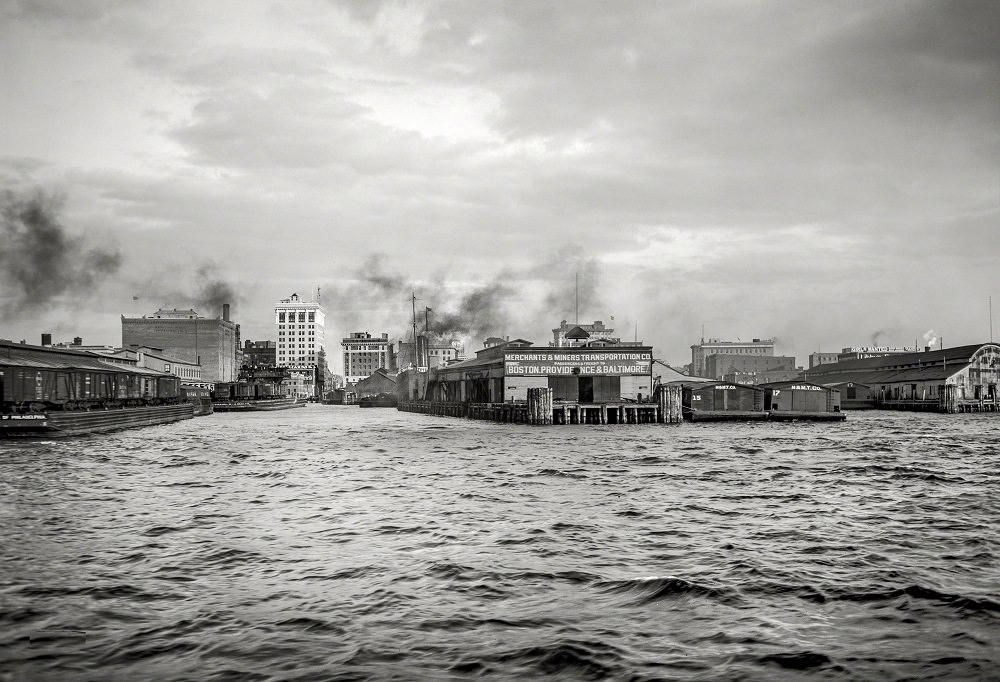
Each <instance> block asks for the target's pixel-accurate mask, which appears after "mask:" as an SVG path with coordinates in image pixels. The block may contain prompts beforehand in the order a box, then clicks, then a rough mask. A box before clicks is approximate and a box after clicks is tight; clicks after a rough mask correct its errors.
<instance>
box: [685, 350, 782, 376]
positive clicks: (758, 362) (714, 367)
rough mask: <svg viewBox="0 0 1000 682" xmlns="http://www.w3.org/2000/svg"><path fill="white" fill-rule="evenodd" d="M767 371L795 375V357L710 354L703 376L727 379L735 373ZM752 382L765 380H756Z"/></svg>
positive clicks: (761, 372)
mask: <svg viewBox="0 0 1000 682" xmlns="http://www.w3.org/2000/svg"><path fill="white" fill-rule="evenodd" d="M767 372H792V373H793V375H794V374H795V373H796V369H795V358H794V357H791V356H784V355H727V354H724V353H720V354H716V355H709V356H708V357H707V358H705V374H704V375H703V376H706V377H709V378H710V379H725V378H726V377H727V376H729V375H733V374H740V375H757V374H760V375H766V373H767ZM782 376H784V375H782ZM732 381H735V379H733V380H732ZM782 381H784V379H782ZM737 383H739V382H737ZM751 383H765V382H764V381H759V382H758V381H755V382H751Z"/></svg>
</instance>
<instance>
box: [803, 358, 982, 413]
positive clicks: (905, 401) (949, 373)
mask: <svg viewBox="0 0 1000 682" xmlns="http://www.w3.org/2000/svg"><path fill="white" fill-rule="evenodd" d="M804 378H805V379H806V380H808V381H811V382H814V383H817V384H821V385H823V386H829V387H840V386H842V385H843V384H845V383H853V384H855V387H858V386H862V387H864V388H865V390H864V391H856V392H855V398H854V399H853V400H852V403H851V407H854V408H857V407H871V408H881V409H901V410H918V411H937V412H980V411H983V412H995V411H997V410H998V408H1000V399H998V389H997V386H998V385H1000V344H997V343H992V342H991V343H982V344H975V345H970V346H957V347H955V348H944V349H939V350H925V351H924V352H914V353H898V354H894V355H886V356H883V357H870V358H861V359H855V360H846V361H841V362H836V363H832V364H824V365H818V366H816V367H814V368H812V369H810V370H808V371H806V372H805V373H804ZM862 397H863V398H865V400H863V401H862V400H861V398H862Z"/></svg>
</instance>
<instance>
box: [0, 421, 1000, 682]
mask: <svg viewBox="0 0 1000 682" xmlns="http://www.w3.org/2000/svg"><path fill="white" fill-rule="evenodd" d="M998 467H1000V419H998V418H997V417H996V415H950V416H939V415H910V414H902V413H851V414H850V415H849V418H848V421H846V422H844V423H841V424H809V423H792V424H721V425H691V424H685V425H682V426H658V425H648V426H646V425H644V426H607V427H600V426H582V427H578V426H557V427H549V428H539V427H528V426H513V425H497V424H489V423H483V422H470V421H465V420H459V419H447V418H439V417H429V416H423V415H411V414H402V413H398V412H396V411H395V410H361V409H358V408H356V407H331V406H321V405H310V406H308V407H307V408H305V409H299V410H290V411H286V412H277V413H274V412H272V413H258V414H253V415H223V414H218V415H213V416H211V417H204V418H199V419H195V420H190V421H187V422H182V423H180V424H174V425H167V426H160V427H153V428H148V429H140V430H133V431H126V432H122V433H118V434H114V435H111V436H102V437H90V438H83V439H77V440H69V441H50V442H40V443H39V442H36V443H22V442H0V679H2V680H5V681H6V680H20V679H54V680H55V679H58V680H63V679H128V680H138V679H198V680H226V679H251V680H258V679H259V680H265V679H282V680H285V679H338V680H350V679H358V680H362V679H397V680H441V679H467V678H470V677H480V678H493V679H524V678H533V677H543V676H550V677H551V678H554V679H566V680H578V679H616V680H656V679H664V680H673V679H696V680H708V679H712V680H715V679H772V678H779V679H788V678H790V679H799V678H819V679H865V680H867V679H900V678H906V679H912V678H917V679H925V678H926V679H991V678H992V679H1000V562H998V557H1000V475H998Z"/></svg>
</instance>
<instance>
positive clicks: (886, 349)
mask: <svg viewBox="0 0 1000 682" xmlns="http://www.w3.org/2000/svg"><path fill="white" fill-rule="evenodd" d="M927 350H930V347H928V348H927ZM916 352H917V348H916V346H914V347H913V348H906V347H905V346H903V347H899V346H851V347H850V348H844V349H843V350H841V351H840V353H838V354H837V362H846V361H847V360H865V359H867V358H881V357H884V356H886V355H903V354H904V353H916Z"/></svg>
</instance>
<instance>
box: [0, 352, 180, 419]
mask: <svg viewBox="0 0 1000 682" xmlns="http://www.w3.org/2000/svg"><path fill="white" fill-rule="evenodd" d="M193 416H194V406H193V405H192V404H191V403H190V402H186V401H185V400H184V395H183V392H182V390H181V387H180V379H179V378H178V377H176V376H174V375H172V374H167V373H164V372H159V371H156V370H152V369H148V368H144V367H130V366H125V365H120V364H113V363H110V362H107V361H105V360H103V359H101V358H100V357H99V356H96V355H94V354H92V353H88V352H86V351H79V350H72V349H65V348H51V347H49V346H30V345H28V344H19V343H12V342H10V341H0V435H2V436H13V437H24V436H28V437H31V436H42V437H54V436H79V435H84V434H88V433H104V432H107V431H114V430H117V429H127V428H134V427H139V426H152V425H155V424H166V423H170V422H175V421H179V420H182V419H190V418H191V417H193Z"/></svg>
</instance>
